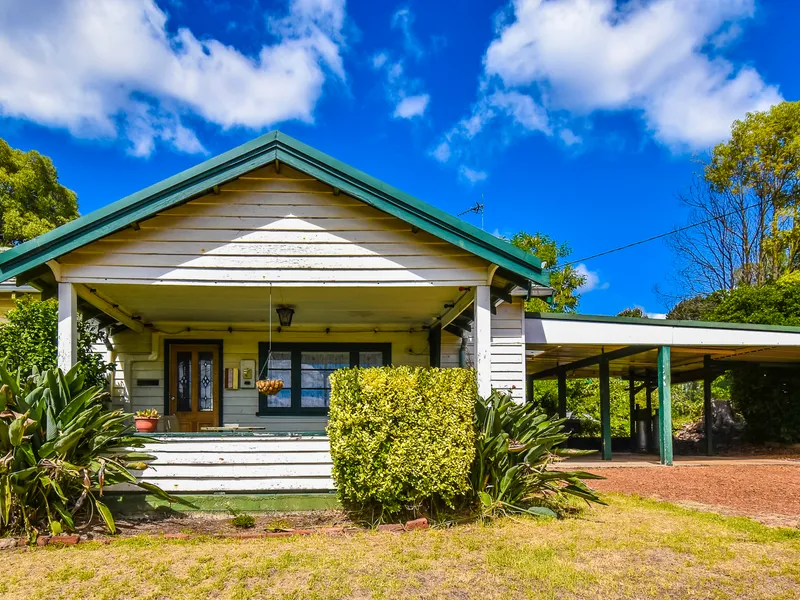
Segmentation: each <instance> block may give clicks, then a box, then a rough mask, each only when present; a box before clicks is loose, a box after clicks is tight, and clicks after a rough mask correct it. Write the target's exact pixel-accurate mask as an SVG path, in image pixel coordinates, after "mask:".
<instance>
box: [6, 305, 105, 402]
mask: <svg viewBox="0 0 800 600" xmlns="http://www.w3.org/2000/svg"><path fill="white" fill-rule="evenodd" d="M6 318H7V319H8V321H7V322H6V323H2V324H0V359H4V360H6V368H7V369H9V370H10V371H16V370H17V369H20V368H21V369H23V372H25V373H29V372H30V371H31V368H32V367H34V366H35V367H37V368H38V369H39V371H44V370H47V369H54V368H55V367H56V363H57V350H56V338H57V334H58V302H56V300H54V299H51V300H35V299H34V298H31V297H30V296H23V297H22V298H19V299H17V300H16V302H15V307H14V308H12V309H11V310H10V311H8V314H7V315H6ZM104 341H105V335H104V334H103V333H102V332H100V331H99V330H98V328H97V327H96V325H95V324H94V322H92V321H89V320H85V319H81V320H79V321H78V361H79V362H80V363H81V364H82V365H83V367H84V373H85V375H86V382H87V385H101V386H103V387H105V386H106V379H107V376H108V373H109V372H110V371H112V370H113V369H114V365H113V364H111V363H107V362H105V361H104V360H103V357H102V356H101V355H100V354H96V353H95V352H93V351H92V346H94V345H95V344H99V343H102V342H104Z"/></svg>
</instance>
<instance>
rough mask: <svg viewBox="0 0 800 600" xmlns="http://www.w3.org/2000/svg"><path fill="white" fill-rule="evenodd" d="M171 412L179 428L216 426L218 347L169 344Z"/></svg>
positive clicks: (181, 429) (189, 429) (217, 423)
mask: <svg viewBox="0 0 800 600" xmlns="http://www.w3.org/2000/svg"><path fill="white" fill-rule="evenodd" d="M169 361H170V394H169V398H170V412H171V413H172V414H173V415H175V416H176V417H177V419H178V428H179V430H180V431H188V432H192V431H200V430H201V428H202V427H216V426H217V425H219V421H218V419H217V415H218V413H219V410H218V407H219V405H218V404H217V403H218V402H219V390H220V382H219V348H218V347H217V346H212V345H189V344H173V345H171V346H170V353H169Z"/></svg>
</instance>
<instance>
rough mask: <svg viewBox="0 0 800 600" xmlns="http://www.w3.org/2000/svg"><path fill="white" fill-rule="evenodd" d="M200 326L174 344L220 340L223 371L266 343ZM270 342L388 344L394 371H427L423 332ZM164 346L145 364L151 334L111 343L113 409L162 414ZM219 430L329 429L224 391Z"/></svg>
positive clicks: (258, 336) (282, 337)
mask: <svg viewBox="0 0 800 600" xmlns="http://www.w3.org/2000/svg"><path fill="white" fill-rule="evenodd" d="M202 328H203V324H202V323H198V324H197V325H196V326H195V327H192V330H193V331H191V332H187V333H183V334H180V335H176V336H170V337H172V338H173V339H181V340H189V339H219V340H222V343H223V348H222V352H223V363H224V367H225V368H238V367H239V361H240V360H242V359H254V360H258V344H259V342H267V341H268V340H269V335H268V333H267V332H245V331H242V332H237V331H235V330H234V332H233V333H228V332H227V331H224V330H223V331H221V332H220V331H214V332H209V331H203V330H202ZM273 341H274V342H331V343H337V342H365V343H391V345H392V363H393V364H395V365H409V366H427V365H428V342H427V332H424V331H420V332H415V333H368V334H364V333H355V334H348V333H346V332H332V333H330V334H325V333H316V332H315V333H312V332H308V333H302V332H298V331H296V330H295V331H289V332H284V333H277V332H274V333H273ZM163 346H164V341H163V339H160V340H159V342H158V347H159V348H160V354H159V357H158V359H157V360H149V353H150V351H151V337H150V333H149V332H145V333H142V334H137V333H134V332H126V333H123V334H119V335H117V336H115V338H114V347H115V352H116V357H117V358H116V362H117V370H116V372H115V385H114V389H113V401H114V404H115V406H116V407H119V408H122V409H124V410H125V411H126V412H132V411H136V410H143V409H145V408H156V409H158V410H159V411H161V412H163V409H164V356H163ZM140 379H155V380H157V381H158V385H156V386H146V387H145V386H139V385H137V380H140ZM222 395H223V404H222V407H223V414H222V423H223V425H232V424H236V425H241V426H250V427H265V428H266V431H274V432H284V431H294V432H314V431H324V430H325V427H326V425H327V423H328V419H327V417H325V416H264V417H259V416H256V412H257V411H258V391H257V390H256V389H238V390H225V389H223V390H222Z"/></svg>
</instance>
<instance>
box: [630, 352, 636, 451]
mask: <svg viewBox="0 0 800 600" xmlns="http://www.w3.org/2000/svg"><path fill="white" fill-rule="evenodd" d="M628 394H629V397H630V404H631V452H636V381H635V380H634V378H633V368H631V369H630V370H629V371H628Z"/></svg>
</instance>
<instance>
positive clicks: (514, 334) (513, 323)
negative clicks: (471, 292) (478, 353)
mask: <svg viewBox="0 0 800 600" xmlns="http://www.w3.org/2000/svg"><path fill="white" fill-rule="evenodd" d="M491 323H492V332H491V344H492V345H491V367H492V375H491V379H492V388H493V389H497V390H503V391H508V392H511V394H512V395H513V396H514V398H515V399H516V400H518V401H519V402H524V401H525V393H526V388H525V337H524V331H525V327H524V326H525V303H524V301H523V299H522V298H514V302H513V304H507V303H505V302H503V303H502V304H499V305H498V306H497V308H496V313H495V314H493V315H492V319H491ZM460 349H461V338H460V337H458V336H455V335H453V334H452V333H450V332H447V331H443V332H442V351H441V357H442V362H441V365H442V367H458V366H459V351H460ZM474 353H475V341H474V339H473V338H472V337H471V336H470V337H468V338H467V347H466V356H465V359H466V364H465V366H466V367H474V366H475V362H474Z"/></svg>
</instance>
